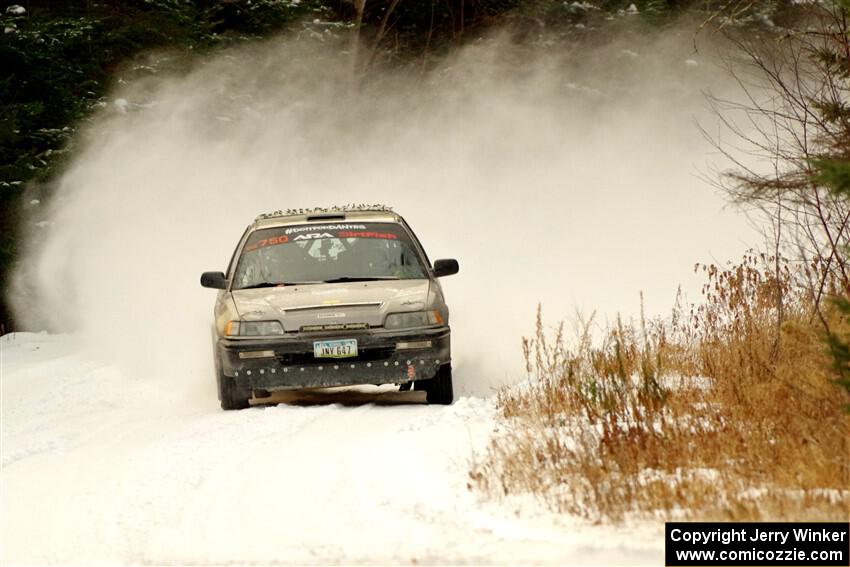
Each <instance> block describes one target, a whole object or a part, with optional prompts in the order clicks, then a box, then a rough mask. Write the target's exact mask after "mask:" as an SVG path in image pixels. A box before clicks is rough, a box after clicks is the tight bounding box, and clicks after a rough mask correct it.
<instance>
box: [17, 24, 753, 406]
mask: <svg viewBox="0 0 850 567" xmlns="http://www.w3.org/2000/svg"><path fill="white" fill-rule="evenodd" d="M553 52H557V53H553ZM696 60H698V61H699V63H700V64H699V65H694V64H693V63H692V62H693V61H696ZM710 63H711V61H708V60H707V56H706V55H705V54H695V53H694V52H693V47H692V36H691V35H690V33H689V32H687V33H683V34H681V36H677V35H676V34H675V33H673V32H669V31H668V32H667V33H666V34H665V37H664V39H663V40H661V39H658V38H651V37H645V36H642V37H631V38H630V39H628V40H625V39H624V40H623V41H618V42H612V43H611V45H610V46H609V47H606V48H600V47H596V48H595V49H593V50H589V49H588V50H587V51H586V52H582V51H573V52H570V53H565V52H564V51H563V50H561V49H554V48H551V47H549V48H537V47H530V46H528V45H516V44H514V43H512V42H510V41H508V40H505V39H503V38H495V39H494V38H490V39H482V40H481V41H479V42H476V43H474V44H472V45H470V46H469V47H466V48H463V49H460V50H458V51H457V52H456V53H455V55H453V56H451V57H449V58H448V59H446V60H445V61H443V62H442V63H441V64H440V65H439V66H438V67H437V68H435V69H432V70H429V71H427V72H425V71H423V69H421V68H419V67H418V66H417V67H415V68H406V69H403V70H398V69H396V70H389V71H381V72H378V71H372V72H370V73H368V74H367V75H365V76H354V75H353V74H352V72H351V65H350V60H349V57H348V56H347V55H346V54H345V52H344V50H343V49H342V47H341V46H329V45H327V44H322V45H318V44H316V43H312V42H306V41H304V40H297V41H296V40H294V39H287V38H279V39H276V40H273V41H268V42H266V43H264V44H262V45H254V46H250V47H244V48H240V49H232V50H227V51H224V52H220V53H218V54H217V55H215V56H214V57H213V58H212V59H210V60H208V61H205V62H202V63H199V64H198V65H197V66H196V67H195V68H194V69H193V70H192V71H190V72H188V73H184V74H182V75H180V76H169V77H163V76H154V77H153V78H148V79H145V80H141V81H135V82H131V83H130V84H128V85H124V86H122V87H120V88H119V89H118V90H117V92H115V93H113V97H112V101H113V102H112V103H111V104H110V105H109V106H108V107H106V108H104V109H103V110H102V111H101V113H100V115H99V116H97V117H96V118H95V120H94V121H93V124H92V125H91V127H90V128H88V130H87V132H86V134H85V135H84V140H82V143H81V144H80V146H81V149H80V150H79V151H78V152H77V154H76V158H75V160H74V162H73V163H72V164H71V166H70V167H69V168H68V170H67V172H66V173H65V174H64V176H63V177H62V178H61V179H60V180H59V182H58V183H59V185H58V188H57V192H56V195H55V198H54V199H53V202H52V203H51V210H50V212H49V214H48V217H47V220H48V221H49V222H48V223H47V226H44V223H42V226H41V227H40V228H34V229H33V231H34V234H33V236H32V238H31V245H30V252H29V253H28V254H27V255H26V257H25V258H24V260H23V261H22V262H21V265H20V268H19V270H18V273H17V277H16V282H15V285H14V288H13V292H12V294H13V300H14V303H15V305H16V306H17V311H18V315H19V317H20V318H21V319H22V320H23V321H24V322H25V324H27V325H28V326H30V327H31V328H39V327H41V328H49V329H52V330H73V331H76V332H77V333H78V334H80V336H82V337H84V338H85V339H87V340H88V341H90V343H91V344H92V345H93V346H95V347H96V348H98V349H99V350H100V352H102V353H104V354H106V355H110V356H117V357H118V358H119V360H120V361H121V362H122V363H123V364H125V365H126V366H127V367H128V368H130V369H132V370H133V372H135V373H136V374H138V375H142V376H145V377H149V378H155V379H160V380H162V381H163V384H166V385H168V386H169V388H175V387H177V386H178V385H181V384H185V385H189V387H188V389H187V390H186V392H189V393H193V392H194V393H197V395H199V396H208V397H212V396H213V395H214V388H213V385H212V384H213V382H212V368H211V351H210V335H209V332H210V326H211V321H212V305H213V300H214V296H215V292H213V291H211V290H207V289H202V288H201V287H200V285H199V283H198V278H199V275H200V273H201V272H202V271H204V270H223V269H224V268H225V267H226V265H227V262H228V260H229V256H230V254H231V252H232V250H233V247H234V246H235V244H236V242H237V240H238V238H239V236H240V235H241V234H242V230H243V229H244V227H245V226H246V225H247V224H248V223H249V222H250V221H251V220H252V219H253V218H254V217H255V216H256V215H257V214H258V213H260V212H265V211H271V210H276V209H281V208H290V207H314V206H328V205H333V204H344V203H387V204H390V205H392V206H394V208H395V209H396V210H397V211H398V212H400V213H401V214H402V215H404V216H405V217H406V218H407V220H408V221H409V222H410V224H411V226H412V227H413V228H414V230H415V231H416V232H417V233H418V236H419V237H420V239H421V240H422V242H423V243H424V245H425V247H426V249H427V251H428V253H429V255H430V256H431V258H432V259H435V258H445V257H455V258H458V260H459V261H460V265H461V271H460V274H458V275H457V276H452V277H449V278H445V279H444V280H443V281H444V289H445V291H446V294H447V296H448V299H449V302H450V305H451V309H452V326H453V347H454V359H455V369H456V383H457V385H456V389H457V390H458V391H459V392H460V393H475V394H486V393H487V392H489V391H491V390H492V388H493V387H494V386H495V385H498V384H500V383H504V382H506V381H509V380H514V379H517V378H521V377H522V375H523V370H522V368H523V367H522V361H521V349H520V339H521V337H522V335H523V334H528V333H529V331H530V330H532V327H533V319H534V312H535V308H536V305H537V303H538V302H543V304H544V307H545V311H546V313H547V314H548V315H549V316H550V318H551V319H556V318H558V317H561V316H569V315H571V314H572V313H573V312H574V311H575V310H576V309H579V310H583V311H585V312H590V311H592V310H597V309H598V310H599V312H600V314H602V316H603V317H609V316H612V315H613V314H615V313H616V312H618V311H619V312H624V313H626V314H632V313H635V312H636V311H637V310H638V308H639V295H638V294H639V291H640V290H643V291H644V292H645V295H646V304H647V305H646V307H647V311H648V312H649V313H661V312H664V311H666V310H667V309H668V308H669V306H670V305H671V304H672V302H673V299H674V296H675V293H676V287H677V285H678V284H679V283H680V282H684V283H686V284H687V282H688V281H689V278H691V270H692V266H693V263H694V262H695V261H703V260H712V259H720V260H726V259H729V258H732V257H735V256H737V255H738V253H739V252H740V251H741V250H742V249H743V248H744V247H745V244H744V242H745V241H747V240H749V241H750V242H752V240H753V237H752V234H751V233H750V231H749V229H748V228H747V225H746V223H745V222H744V220H743V219H741V218H739V217H737V216H735V214H734V213H733V212H731V211H724V210H722V209H723V202H722V200H721V198H720V197H719V196H718V195H716V194H715V193H714V191H713V190H712V189H711V187H709V186H708V185H706V184H705V183H704V182H702V181H700V179H699V178H698V172H699V170H700V168H701V167H704V166H705V164H706V160H707V159H708V154H709V152H710V150H711V148H710V146H709V145H708V144H707V143H706V142H705V141H704V140H703V139H702V136H701V134H700V132H699V131H698V129H697V127H696V124H695V122H696V121H695V118H699V119H700V120H703V121H708V122H709V123H711V122H712V118H711V116H710V114H709V113H708V111H707V110H706V104H705V99H704V97H703V94H702V92H701V91H702V89H706V88H712V89H714V90H715V91H716V90H717V89H718V88H719V87H718V85H720V83H721V82H723V81H722V80H721V78H720V77H722V73H721V72H720V71H719V70H718V69H717V68H716V67H715V66H714V65H712V64H710ZM36 233H38V235H36ZM170 391H171V390H170Z"/></svg>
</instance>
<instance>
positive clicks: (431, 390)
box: [425, 364, 454, 405]
mask: <svg viewBox="0 0 850 567" xmlns="http://www.w3.org/2000/svg"><path fill="white" fill-rule="evenodd" d="M425 400H426V401H427V402H428V403H429V404H440V405H449V404H450V403H452V401H453V400H454V390H453V389H452V365H451V364H444V365H443V366H441V367H440V370H438V371H437V375H436V376H434V377H433V378H431V379H430V380H428V381H426V382H425Z"/></svg>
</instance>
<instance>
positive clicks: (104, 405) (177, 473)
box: [0, 333, 663, 565]
mask: <svg viewBox="0 0 850 567" xmlns="http://www.w3.org/2000/svg"><path fill="white" fill-rule="evenodd" d="M456 379H457V380H462V379H463V377H462V376H457V377H456ZM162 385H163V382H162V381H161V380H160V381H144V380H139V379H131V378H128V377H126V376H124V375H122V373H121V372H120V371H119V370H118V369H116V368H115V367H112V366H109V365H107V364H105V363H101V362H98V361H97V360H96V359H94V358H93V357H92V356H90V355H83V354H81V351H80V349H78V347H77V346H76V344H75V341H74V340H73V339H72V338H71V337H68V336H49V335H43V334H42V335H36V334H24V333H19V334H14V335H6V336H4V337H2V338H0V386H2V390H0V395H2V407H1V408H0V425H2V432H1V433H2V435H0V442H2V445H0V456H2V470H0V562H2V563H3V564H10V563H11V564H26V563H39V564H42V563H87V564H91V563H109V564H118V563H122V564H126V563H134V564H138V563H154V564H174V563H178V564H209V563H216V564H221V563H229V562H234V563H251V562H254V563H285V564H288V563H309V564H314V563H384V564H386V563H393V564H394V563H403V564H411V563H501V564H504V563H520V562H523V563H555V564H637V563H640V564H644V563H652V564H656V565H659V564H661V562H662V551H663V537H662V536H663V526H661V525H658V526H645V527H641V528H637V527H632V528H622V527H620V528H617V527H611V526H592V525H589V524H587V523H585V522H583V521H580V520H578V519H575V518H569V517H558V516H555V515H552V514H548V513H546V512H545V511H543V510H542V509H540V508H539V507H537V506H535V505H534V504H533V503H532V502H530V501H528V500H514V501H512V502H502V503H493V502H488V501H486V500H484V499H483V498H482V497H481V496H480V495H479V494H477V493H475V492H471V491H469V490H468V488H467V470H468V467H469V461H470V458H471V456H472V454H473V453H474V451H480V450H481V449H482V448H483V447H484V446H485V444H486V441H487V438H488V436H489V434H490V432H491V431H492V430H493V427H494V423H493V419H494V408H493V404H492V401H491V400H487V399H481V398H461V399H460V400H458V401H457V402H456V403H455V404H454V405H452V406H450V407H428V406H426V405H424V404H423V403H422V398H421V395H420V393H418V392H412V393H399V392H384V393H381V395H376V390H369V389H362V390H359V391H357V392H351V391H348V392H346V391H336V392H327V393H321V394H313V395H310V396H292V395H290V396H289V397H283V396H281V397H277V398H275V399H274V402H275V403H272V404H268V405H264V406H260V407H254V408H251V409H249V410H245V411H242V412H228V413H224V412H221V411H220V410H219V409H218V407H217V406H216V405H213V403H207V402H206V401H204V402H203V403H188V402H187V400H185V399H178V400H173V399H170V398H169V397H168V395H167V390H166V388H163V386H162ZM210 388H212V384H211V385H210Z"/></svg>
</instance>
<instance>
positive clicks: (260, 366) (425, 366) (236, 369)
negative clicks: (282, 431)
mask: <svg viewBox="0 0 850 567" xmlns="http://www.w3.org/2000/svg"><path fill="white" fill-rule="evenodd" d="M457 271H458V263H457V261H456V260H437V261H435V262H434V264H433V265H432V264H431V263H430V261H429V260H428V256H427V255H426V254H425V251H424V249H423V248H422V245H421V244H420V242H419V240H418V239H417V238H416V235H415V234H414V233H413V231H412V230H411V229H410V227H409V226H408V225H407V223H406V222H405V221H404V219H403V218H402V217H401V216H399V215H398V214H396V213H394V212H393V211H391V210H389V209H386V208H374V207H370V208H365V209H352V208H347V209H335V210H332V211H326V210H324V211H313V212H287V213H282V212H279V213H273V214H268V215H261V216H259V217H257V219H255V221H254V222H253V223H252V224H251V225H250V226H248V228H247V229H246V230H245V233H244V234H243V236H242V238H241V240H240V241H239V244H238V245H237V247H236V250H235V252H234V254H233V257H232V259H231V261H230V265H229V266H228V268H227V271H226V272H205V273H204V274H203V275H202V276H201V285H202V286H204V287H209V288H214V289H218V290H219V291H218V297H217V298H216V303H215V323H214V325H213V343H214V344H213V349H214V357H215V368H216V380H217V384H218V394H219V399H220V400H221V407H222V408H223V409H241V408H246V407H248V405H249V400H250V399H251V397H252V396H254V397H263V396H266V395H268V393H269V392H272V391H275V390H291V389H302V388H321V387H331V386H348V385H357V384H389V383H392V384H399V385H400V386H401V388H402V389H409V388H410V386H411V384H412V385H413V386H414V387H415V388H416V389H417V390H420V389H421V390H424V391H425V393H426V399H427V401H428V403H436V404H450V403H451V402H452V398H453V390H452V374H451V331H450V329H449V309H448V306H447V305H446V302H445V299H444V297H443V291H442V288H441V286H440V283H439V281H438V280H437V278H439V277H441V276H447V275H451V274H455V273H457Z"/></svg>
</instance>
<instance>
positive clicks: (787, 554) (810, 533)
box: [664, 522, 850, 567]
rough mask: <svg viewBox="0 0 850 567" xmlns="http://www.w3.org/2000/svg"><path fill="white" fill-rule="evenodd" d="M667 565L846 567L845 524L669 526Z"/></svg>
mask: <svg viewBox="0 0 850 567" xmlns="http://www.w3.org/2000/svg"><path fill="white" fill-rule="evenodd" d="M664 539H665V550H664V562H665V564H666V565H667V566H668V567H675V566H683V567H684V566H688V567H697V566H702V565H736V566H740V567H743V566H749V565H760V566H771V565H789V566H790V565H805V566H823V567H835V566H847V565H850V523H847V522H823V523H820V522H816V523H802V522H746V523H744V522H738V523H725V522H668V523H667V524H666V525H665V534H664Z"/></svg>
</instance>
